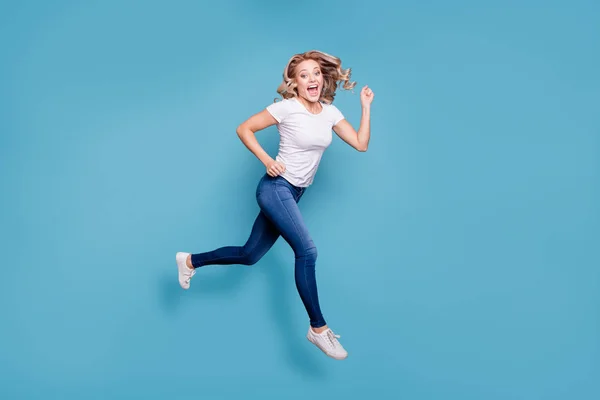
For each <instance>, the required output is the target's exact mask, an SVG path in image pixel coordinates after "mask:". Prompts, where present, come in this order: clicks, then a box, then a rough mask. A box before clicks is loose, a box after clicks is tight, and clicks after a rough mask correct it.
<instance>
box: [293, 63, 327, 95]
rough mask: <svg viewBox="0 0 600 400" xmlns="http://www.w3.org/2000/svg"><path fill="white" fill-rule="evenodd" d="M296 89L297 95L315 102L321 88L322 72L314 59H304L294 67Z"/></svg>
mask: <svg viewBox="0 0 600 400" xmlns="http://www.w3.org/2000/svg"><path fill="white" fill-rule="evenodd" d="M296 84H297V86H296V90H297V91H298V95H299V96H302V97H304V98H305V99H306V100H308V101H310V102H317V101H319V98H320V97H321V91H322V90H323V74H322V73H321V68H320V67H319V63H318V62H316V61H315V60H304V61H302V62H301V63H300V64H298V67H296Z"/></svg>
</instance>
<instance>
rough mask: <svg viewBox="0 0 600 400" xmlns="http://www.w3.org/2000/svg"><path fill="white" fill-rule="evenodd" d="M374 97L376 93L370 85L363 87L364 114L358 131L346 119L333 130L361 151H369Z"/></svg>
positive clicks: (361, 99) (362, 102) (361, 97)
mask: <svg viewBox="0 0 600 400" xmlns="http://www.w3.org/2000/svg"><path fill="white" fill-rule="evenodd" d="M373 97H375V94H374V93H373V91H372V90H371V89H369V87H368V86H365V87H363V88H362V90H361V91H360V103H361V107H362V114H361V117H360V126H359V128H358V132H357V131H356V130H355V129H354V127H352V125H351V124H350V123H349V122H348V121H347V120H345V119H343V120H341V121H340V122H338V124H337V125H335V126H334V127H333V131H334V132H335V133H336V134H337V135H338V136H339V137H340V138H341V139H342V140H343V141H344V142H346V143H348V144H349V145H350V146H352V147H354V148H355V149H356V150H358V151H361V152H363V151H367V149H368V148H369V140H370V139H371V102H373Z"/></svg>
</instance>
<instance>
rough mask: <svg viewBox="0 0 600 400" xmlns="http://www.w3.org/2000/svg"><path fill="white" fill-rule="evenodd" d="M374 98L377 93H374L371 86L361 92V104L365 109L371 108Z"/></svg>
mask: <svg viewBox="0 0 600 400" xmlns="http://www.w3.org/2000/svg"><path fill="white" fill-rule="evenodd" d="M374 97H375V93H373V91H372V90H371V88H370V87H369V86H365V87H363V88H362V90H361V91H360V103H361V104H362V106H363V107H369V106H370V105H371V103H372V102H373V98H374Z"/></svg>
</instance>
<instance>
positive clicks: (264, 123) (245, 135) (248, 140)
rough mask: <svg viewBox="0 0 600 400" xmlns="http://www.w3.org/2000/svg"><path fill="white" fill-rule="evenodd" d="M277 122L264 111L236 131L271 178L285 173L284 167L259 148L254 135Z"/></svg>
mask: <svg viewBox="0 0 600 400" xmlns="http://www.w3.org/2000/svg"><path fill="white" fill-rule="evenodd" d="M276 123H277V120H275V118H274V117H273V116H272V115H271V114H270V113H269V112H268V111H267V110H266V109H265V110H262V111H261V112H259V113H256V114H254V115H253V116H251V117H250V118H248V119H247V120H246V121H244V122H242V123H241V124H240V126H238V128H237V129H236V132H237V135H238V137H239V138H240V140H241V141H242V143H244V145H245V146H246V147H247V148H248V150H250V151H251V152H252V154H254V155H255V156H256V158H258V159H259V160H260V162H262V163H263V164H264V166H265V168H266V169H267V173H268V174H269V175H271V176H277V175H279V174H281V173H283V172H284V171H285V166H284V165H283V164H281V163H278V162H277V161H275V160H274V159H273V158H272V157H271V156H269V154H268V153H267V152H266V151H265V150H264V149H263V148H262V147H261V145H260V143H258V140H257V139H256V135H255V133H256V132H258V131H261V130H263V129H265V128H267V127H269V126H272V125H275V124H276Z"/></svg>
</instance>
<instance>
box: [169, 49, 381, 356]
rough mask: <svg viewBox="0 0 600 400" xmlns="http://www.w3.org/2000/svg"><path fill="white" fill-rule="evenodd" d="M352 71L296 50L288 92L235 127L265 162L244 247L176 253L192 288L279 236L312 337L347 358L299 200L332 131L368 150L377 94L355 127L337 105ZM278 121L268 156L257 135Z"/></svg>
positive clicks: (284, 88) (365, 98) (287, 74)
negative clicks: (322, 292) (205, 274)
mask: <svg viewBox="0 0 600 400" xmlns="http://www.w3.org/2000/svg"><path fill="white" fill-rule="evenodd" d="M350 74H351V70H350V69H349V68H348V69H342V67H341V61H340V59H339V58H337V57H334V56H331V55H329V54H326V53H323V52H320V51H309V52H306V53H302V54H296V55H294V56H293V57H292V58H291V59H290V60H289V62H288V64H287V65H286V67H285V69H284V72H283V82H282V83H281V85H280V86H279V88H278V89H277V92H278V93H279V94H280V95H281V96H282V97H283V99H282V100H281V101H279V102H275V103H273V104H271V105H269V106H267V107H266V109H264V110H262V111H261V112H259V113H257V114H255V115H253V116H251V117H250V118H249V119H248V120H246V121H245V122H243V123H242V124H241V125H240V126H239V127H238V128H237V134H238V136H239V138H240V139H241V141H242V142H243V144H244V145H245V146H246V147H247V148H248V149H249V150H250V151H251V152H252V153H253V154H254V155H255V156H256V157H257V158H258V159H259V160H260V161H261V162H262V163H263V164H264V165H265V167H266V174H265V175H264V176H263V177H262V179H261V180H260V182H259V184H258V187H257V190H256V199H257V202H258V205H259V206H260V210H261V211H260V212H259V214H258V216H257V218H256V220H255V221H254V225H253V227H252V230H251V233H250V237H249V238H248V240H247V242H246V243H245V244H244V245H243V246H227V247H221V248H218V249H215V250H213V251H209V252H205V253H198V254H190V253H184V252H179V253H177V254H176V257H175V258H176V261H177V266H178V270H179V283H180V285H181V287H182V288H184V289H188V288H189V287H190V280H191V278H192V277H193V276H194V275H195V273H196V270H197V269H198V268H200V267H203V266H206V265H231V264H241V265H253V264H255V263H256V262H258V261H259V260H260V259H261V258H262V257H263V256H264V255H265V253H266V252H267V251H268V250H269V249H270V248H271V247H272V246H273V244H274V243H275V241H276V240H277V239H278V238H279V236H282V237H283V238H284V239H285V240H286V242H287V243H288V244H289V245H290V246H291V247H292V249H293V251H294V254H295V273H294V274H295V281H296V288H297V290H298V293H299V294H300V298H301V299H302V302H303V303H304V307H305V308H306V312H307V313H308V317H309V323H310V327H309V329H308V334H307V338H308V340H310V341H311V342H312V343H314V344H315V345H316V346H317V347H318V348H319V349H321V350H322V351H323V352H324V353H325V354H327V355H328V356H330V357H332V358H335V359H339V360H341V359H344V358H346V357H347V356H348V353H347V352H346V350H345V349H344V348H343V346H342V345H341V344H340V342H339V341H338V340H337V339H338V338H339V336H338V335H335V334H334V333H333V331H332V330H331V329H329V327H328V326H327V324H326V322H325V319H324V318H323V314H322V312H321V308H320V305H319V298H318V293H317V284H316V280H315V263H316V259H317V249H316V247H315V244H314V243H313V240H312V239H311V236H310V234H309V232H308V230H307V228H306V225H305V224H304V221H303V219H302V215H301V213H300V210H299V208H298V202H299V201H300V198H301V197H302V195H303V194H304V192H305V191H306V189H307V188H308V187H309V186H310V185H311V184H312V182H313V179H314V177H315V174H316V172H317V168H318V166H319V162H320V160H321V156H322V155H323V152H324V151H325V149H326V148H327V147H328V146H329V144H330V143H331V141H332V132H331V131H332V130H333V131H334V132H335V133H336V134H337V135H338V136H339V137H340V138H341V139H343V140H344V141H345V142H346V143H348V144H349V145H350V146H352V147H354V148H355V149H356V150H358V151H366V150H367V147H368V145H369V138H370V107H371V102H372V101H373V97H374V94H373V91H372V90H371V89H369V88H368V87H367V86H365V87H364V88H363V89H362V90H361V93H360V101H361V105H362V117H361V121H360V127H359V129H358V132H357V131H356V130H355V129H354V128H353V127H352V126H351V125H350V123H349V122H348V121H346V119H344V116H343V115H342V113H341V112H340V111H339V110H338V109H337V108H336V107H335V106H334V105H333V104H332V102H333V99H334V97H335V94H336V93H335V92H336V89H337V88H339V87H342V88H343V89H347V90H348V89H352V88H354V86H355V82H350ZM272 125H277V128H278V130H279V134H280V143H279V152H278V154H277V156H276V158H275V159H273V158H271V157H270V156H269V155H268V154H267V153H266V152H265V151H264V150H263V148H262V147H261V146H260V144H259V143H258V141H257V140H256V136H255V133H256V132H258V131H260V130H263V129H265V128H267V127H269V126H272Z"/></svg>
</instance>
